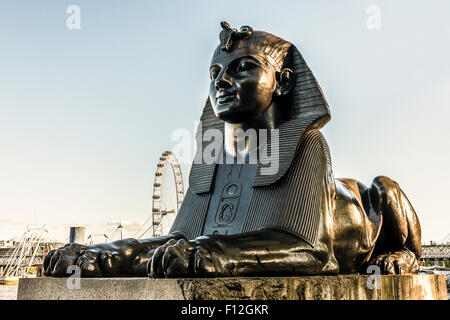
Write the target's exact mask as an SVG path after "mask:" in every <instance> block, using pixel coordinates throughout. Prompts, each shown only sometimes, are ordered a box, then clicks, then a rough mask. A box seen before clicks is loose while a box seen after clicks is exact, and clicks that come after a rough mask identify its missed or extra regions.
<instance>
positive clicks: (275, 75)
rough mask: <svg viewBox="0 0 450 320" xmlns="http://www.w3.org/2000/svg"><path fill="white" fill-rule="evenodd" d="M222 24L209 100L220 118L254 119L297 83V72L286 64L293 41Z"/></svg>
mask: <svg viewBox="0 0 450 320" xmlns="http://www.w3.org/2000/svg"><path fill="white" fill-rule="evenodd" d="M221 25H222V28H223V30H222V31H221V33H220V37H219V38H220V42H221V43H220V45H219V46H218V47H217V49H216V50H215V52H214V55H213V58H212V60H211V66H210V77H211V83H210V89H209V99H210V102H211V105H212V107H213V110H214V113H215V115H216V117H218V118H219V119H221V120H223V121H225V122H228V123H244V122H247V121H253V120H255V119H258V118H259V117H261V116H262V115H263V114H264V112H265V111H266V110H267V109H268V108H269V106H271V105H273V104H275V103H276V102H277V101H281V100H282V99H283V97H284V96H286V95H287V94H288V93H289V92H290V90H291V88H292V87H293V85H294V73H293V71H292V70H291V69H290V68H286V67H284V61H285V59H286V57H287V55H288V51H289V48H290V47H291V43H289V42H287V41H285V40H283V39H281V38H278V37H276V36H274V35H272V34H270V33H266V32H263V31H253V29H252V28H251V27H248V26H244V27H241V28H240V30H239V31H237V30H236V29H231V28H230V26H229V25H228V24H227V23H226V22H222V23H221ZM278 112H281V110H279V111H278Z"/></svg>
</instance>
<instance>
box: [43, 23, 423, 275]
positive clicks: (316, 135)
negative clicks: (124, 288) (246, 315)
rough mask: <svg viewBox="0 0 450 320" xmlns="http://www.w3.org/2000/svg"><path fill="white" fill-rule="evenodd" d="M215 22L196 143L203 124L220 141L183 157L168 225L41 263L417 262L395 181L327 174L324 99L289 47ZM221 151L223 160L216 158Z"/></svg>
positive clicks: (144, 268)
mask: <svg viewBox="0 0 450 320" xmlns="http://www.w3.org/2000/svg"><path fill="white" fill-rule="evenodd" d="M221 25H222V28H223V30H222V31H221V33H220V37H219V38H220V44H219V46H218V47H217V49H216V50H215V52H214V54H213V58H212V61H211V67H210V76H211V82H210V91H209V98H208V99H207V102H206V105H205V107H204V110H203V114H202V116H201V126H199V130H198V132H197V135H198V137H200V140H199V141H198V147H199V148H198V150H197V153H198V154H197V155H199V158H200V159H203V158H202V152H204V151H205V149H207V148H206V147H207V145H206V144H205V143H206V141H205V140H204V139H202V135H203V134H204V133H205V132H207V131H208V130H215V132H219V133H221V134H222V135H223V141H220V142H221V149H220V151H221V152H216V153H215V154H214V157H215V159H216V160H217V161H214V162H212V163H211V162H209V163H207V162H205V161H197V162H195V161H194V164H193V166H192V169H191V172H190V178H189V188H188V190H187V193H186V196H185V200H184V202H183V204H182V206H181V208H180V211H179V213H178V215H177V218H176V220H175V222H174V224H173V226H172V230H171V232H170V234H169V235H167V236H162V237H156V238H151V239H145V240H136V239H125V240H120V241H115V242H112V243H108V244H98V245H91V246H85V245H81V244H68V245H66V246H64V247H62V248H59V249H57V250H53V251H51V252H50V253H49V254H48V255H47V256H46V258H45V261H44V269H45V274H46V275H47V276H67V273H66V270H67V267H68V266H70V265H78V266H79V267H80V268H81V273H82V276H83V277H114V276H147V275H148V276H151V277H222V276H278V275H283V276H285V275H324V274H338V273H364V272H365V271H366V269H367V267H368V266H369V265H377V266H379V267H380V270H381V272H382V273H387V274H396V273H417V271H418V264H417V259H418V257H420V254H421V249H422V248H421V229H420V224H419V221H418V218H417V216H416V213H415V211H414V209H413V207H412V206H411V204H410V202H409V200H408V199H407V197H406V196H405V194H404V193H403V191H402V190H401V189H400V187H399V186H398V184H397V183H396V182H394V181H392V180H391V179H389V178H387V177H382V176H381V177H377V178H375V179H374V180H373V182H372V185H371V186H370V187H366V186H364V185H363V184H362V183H360V182H358V181H356V180H352V179H335V178H334V177H333V173H332V169H331V160H330V153H329V149H328V146H327V143H326V141H325V139H324V137H323V136H322V134H321V133H320V131H319V129H320V128H321V127H322V126H324V125H325V124H326V123H327V122H328V121H329V119H330V111H329V109H328V105H327V103H326V101H325V98H324V97H323V94H322V92H321V89H320V87H319V85H318V83H317V81H316V79H315V78H314V76H313V74H312V72H311V70H310V69H309V68H308V66H307V64H306V63H305V61H304V59H303V57H302V56H301V54H300V52H299V51H298V50H297V48H296V47H295V46H294V45H293V44H291V43H289V42H287V41H285V40H283V39H281V38H279V37H276V36H274V35H272V34H269V33H266V32H262V31H254V30H253V29H252V28H251V27H248V26H244V27H241V28H240V30H236V29H232V28H231V27H230V26H229V25H228V24H227V23H225V22H222V24H221ZM250 129H251V130H269V131H270V132H271V134H269V135H268V138H267V141H266V142H265V144H262V143H261V139H259V138H258V139H257V140H258V141H257V143H255V141H253V142H252V139H247V138H245V137H244V139H240V138H238V137H239V135H238V134H237V133H239V132H242V131H244V132H245V131H247V130H250ZM239 139H240V140H239ZM253 140H254V139H253ZM237 145H240V147H237ZM261 146H263V147H261ZM261 148H266V151H267V150H270V151H271V155H274V154H275V155H277V161H278V162H277V165H276V170H273V172H271V173H270V174H267V172H268V171H267V169H268V168H267V167H268V166H267V161H263V160H264V156H261V155H260V154H258V156H257V158H256V162H251V161H250V157H249V155H250V154H252V153H253V152H255V151H256V152H257V153H258V152H259V151H261V150H262V149H261ZM222 151H223V152H222ZM196 157H197V156H196ZM225 157H226V158H227V159H228V160H229V159H232V161H231V163H230V161H226V162H225V163H223V161H219V160H223V159H224V158H225ZM237 159H241V160H242V159H244V160H243V161H238V160H237ZM264 170H266V171H264ZM269 171H270V170H269ZM264 172H266V173H264Z"/></svg>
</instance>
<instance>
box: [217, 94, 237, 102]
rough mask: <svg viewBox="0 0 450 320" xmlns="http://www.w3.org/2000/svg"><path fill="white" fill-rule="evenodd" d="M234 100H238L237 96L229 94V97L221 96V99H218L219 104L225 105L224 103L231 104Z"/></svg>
mask: <svg viewBox="0 0 450 320" xmlns="http://www.w3.org/2000/svg"><path fill="white" fill-rule="evenodd" d="M234 98H236V95H235V94H227V95H224V96H220V97H218V98H217V103H218V104H224V103H227V102H230V101H231V100H233V99H234Z"/></svg>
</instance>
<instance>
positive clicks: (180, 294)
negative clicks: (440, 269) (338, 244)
mask: <svg viewBox="0 0 450 320" xmlns="http://www.w3.org/2000/svg"><path fill="white" fill-rule="evenodd" d="M370 277H371V276H366V275H339V276H308V277H261V278H259V277H258V278H210V279H207V278H197V279H193V278H182V279H148V278H82V279H79V286H78V287H77V286H76V284H75V283H74V281H73V278H69V279H68V278H21V279H20V280H19V289H18V299H19V300H42V299H48V300H59V299H70V300H79V299H83V300H114V299H121V300H216V299H221V300H222V299H224V300H225V299H226V300H241V299H251V300H253V299H258V300H424V299H426V300H447V286H446V281H445V276H444V275H424V274H419V275H383V276H380V277H379V282H376V280H375V279H374V277H373V276H372V278H370Z"/></svg>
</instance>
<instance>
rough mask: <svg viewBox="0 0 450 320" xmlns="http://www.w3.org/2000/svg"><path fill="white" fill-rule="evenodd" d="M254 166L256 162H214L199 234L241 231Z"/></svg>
mask: <svg viewBox="0 0 450 320" xmlns="http://www.w3.org/2000/svg"><path fill="white" fill-rule="evenodd" d="M257 167H258V166H257V165H256V164H219V165H217V167H216V172H215V177H214V184H213V190H212V194H211V197H210V200H209V204H208V209H207V214H206V217H205V223H204V226H203V232H202V234H203V235H209V234H236V233H240V232H242V226H243V224H244V219H245V216H246V214H247V211H248V207H249V204H250V201H251V198H252V194H253V188H252V183H253V180H254V177H255V175H256V170H257Z"/></svg>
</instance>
